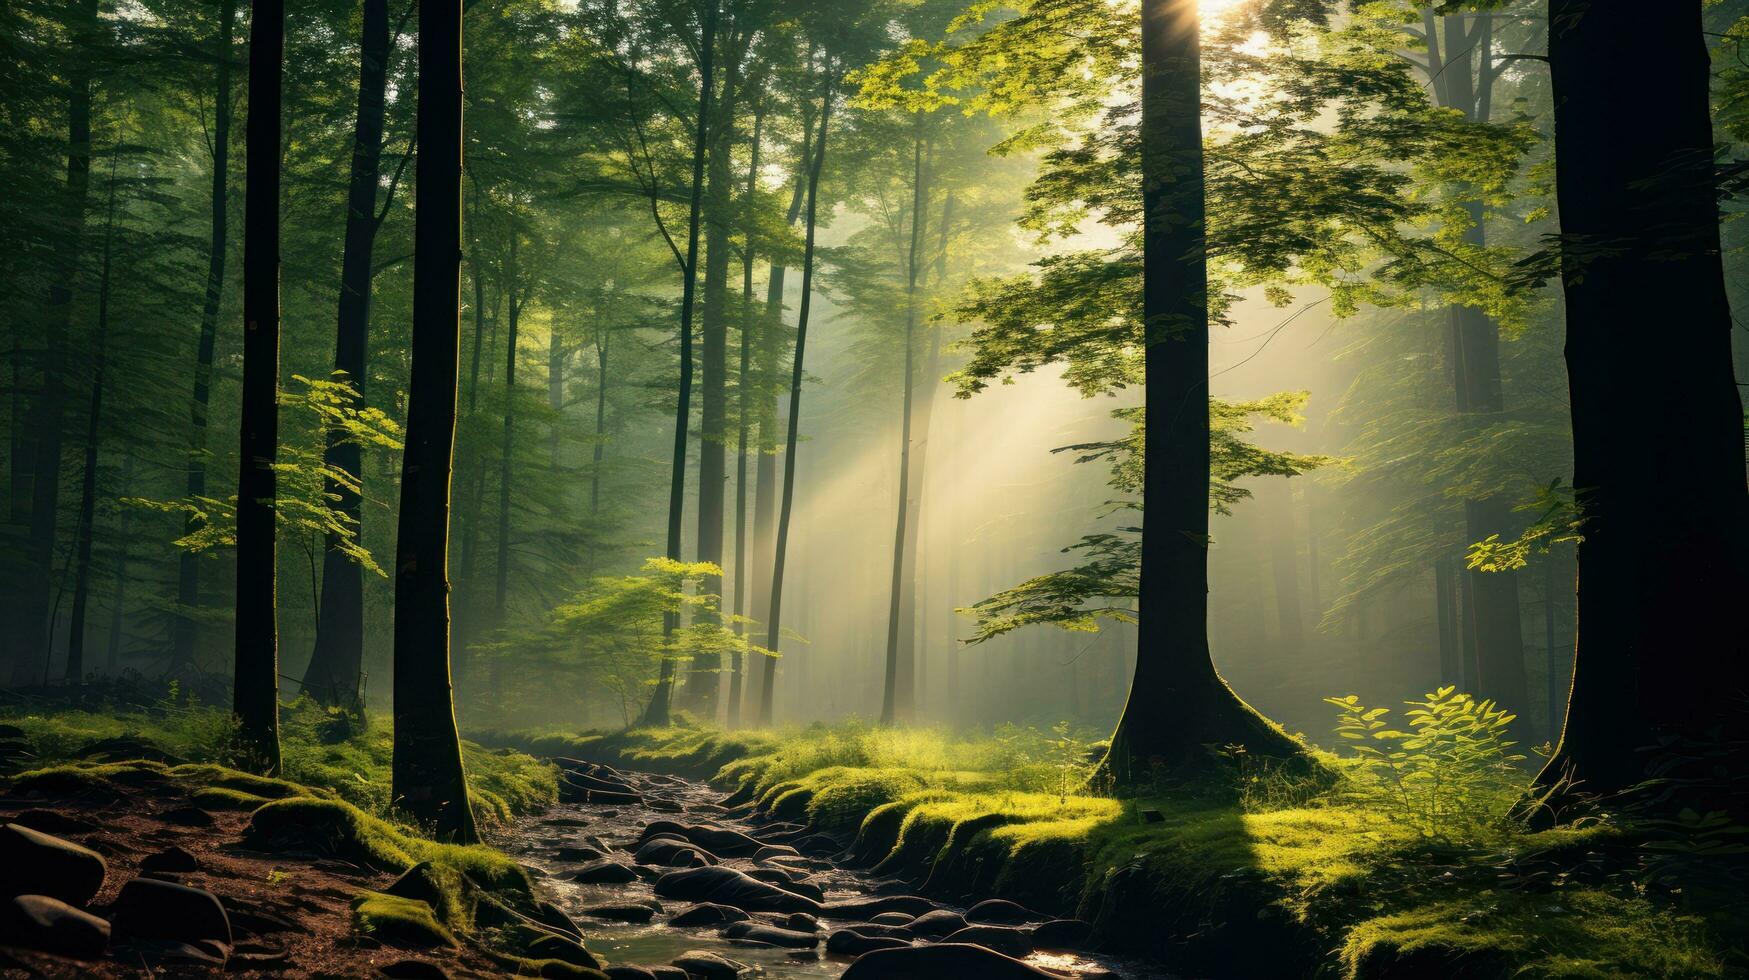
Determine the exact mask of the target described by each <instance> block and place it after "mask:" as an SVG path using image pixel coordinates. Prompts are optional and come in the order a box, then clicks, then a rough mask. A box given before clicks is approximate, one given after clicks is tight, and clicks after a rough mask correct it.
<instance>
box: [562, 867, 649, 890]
mask: <svg viewBox="0 0 1749 980" xmlns="http://www.w3.org/2000/svg"><path fill="white" fill-rule="evenodd" d="M637 879H638V873H637V872H636V871H633V870H632V869H631V868H630V867H629V866H627V865H624V864H620V863H619V862H618V861H595V862H593V863H590V864H586V865H584V866H583V867H581V868H578V869H577V870H576V871H575V872H573V873H572V875H571V880H572V881H575V882H577V883H578V884H580V885H624V884H627V883H629V882H633V881H636V880H637Z"/></svg>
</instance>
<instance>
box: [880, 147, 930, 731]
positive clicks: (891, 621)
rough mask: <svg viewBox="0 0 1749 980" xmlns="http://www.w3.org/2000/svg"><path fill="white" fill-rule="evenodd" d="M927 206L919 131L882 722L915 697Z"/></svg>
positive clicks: (899, 717)
mask: <svg viewBox="0 0 1749 980" xmlns="http://www.w3.org/2000/svg"><path fill="white" fill-rule="evenodd" d="M928 207H929V188H928V187H927V186H926V185H925V184H924V174H923V137H922V135H921V134H919V135H917V136H916V137H914V138H913V139H912V141H911V247H910V249H909V251H908V252H907V254H906V256H905V384H904V396H903V402H902V403H901V406H900V409H899V491H898V498H899V515H898V519H897V521H896V522H895V524H894V528H893V573H892V585H891V589H890V597H889V599H888V603H887V675H886V685H885V687H884V689H883V690H882V693H881V724H883V725H895V724H898V723H900V722H908V721H910V720H911V716H912V713H913V712H914V710H915V708H916V697H917V692H916V690H915V685H916V664H915V663H914V662H909V663H901V662H900V661H901V659H902V658H901V653H902V652H903V649H902V648H906V647H909V648H910V651H909V652H910V654H911V656H912V658H914V657H915V655H916V648H915V646H914V644H912V643H904V642H901V639H900V635H899V633H900V630H901V628H902V627H903V626H906V625H911V626H914V625H915V624H905V623H902V621H901V617H900V611H901V609H902V608H903V607H904V606H905V601H904V592H905V586H906V584H907V582H912V583H913V586H914V580H910V579H908V578H907V577H906V575H905V565H906V556H905V545H906V543H907V542H909V541H911V540H912V536H911V535H909V534H908V533H907V532H908V530H909V528H908V527H907V524H908V523H909V522H910V521H911V520H913V518H912V515H911V492H912V486H911V400H912V396H913V394H914V390H915V387H916V380H917V372H916V370H915V369H914V368H913V366H912V361H913V359H914V355H915V352H916V349H917V344H916V333H917V271H918V270H917V253H918V250H919V248H920V247H921V244H922V241H923V225H924V220H925V209H926V208H928ZM913 560H914V559H913ZM905 632H906V633H911V632H913V631H912V630H906V631H905Z"/></svg>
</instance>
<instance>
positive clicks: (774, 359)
mask: <svg viewBox="0 0 1749 980" xmlns="http://www.w3.org/2000/svg"><path fill="white" fill-rule="evenodd" d="M802 112H803V118H802V153H801V157H800V158H799V160H798V161H797V164H796V174H795V186H794V188H793V189H792V190H791V192H790V199H789V213H788V216H787V217H786V219H785V226H786V227H793V226H794V225H795V223H796V222H797V221H799V220H801V214H802V204H803V203H804V200H805V198H806V194H807V185H808V173H809V172H810V171H811V169H812V167H813V159H814V150H813V138H814V136H813V133H814V124H813V119H811V118H809V115H810V113H811V110H810V109H809V108H808V107H806V106H804V107H803V110H802ZM787 279H788V270H787V269H785V267H784V266H782V265H780V264H778V263H776V262H773V263H772V265H771V267H770V271H769V272H768V273H767V276H766V284H765V324H764V334H763V336H761V337H760V345H759V347H760V353H759V459H758V462H757V463H756V464H755V475H754V487H753V557H752V559H751V560H750V561H749V562H748V568H747V575H748V578H749V580H750V581H749V583H748V590H747V595H748V598H749V600H750V602H749V603H748V607H747V608H749V609H751V610H763V609H768V608H770V606H771V597H770V586H771V560H772V555H773V552H774V549H775V547H776V533H777V506H776V504H777V494H778V487H777V451H778V446H779V443H778V433H779V431H780V424H779V422H778V416H777V393H778V386H779V382H780V378H779V371H780V370H781V365H780V363H779V362H780V361H781V360H782V356H783V293H784V284H785V282H786V280H787ZM770 666H771V658H770V657H764V656H761V657H757V658H754V659H753V660H752V662H751V663H750V664H748V668H747V672H748V674H749V675H750V677H749V680H748V683H747V692H746V693H747V697H748V699H749V700H751V699H754V698H757V697H758V696H759V691H760V690H763V685H764V680H763V676H764V672H765V670H766V669H767V668H769V667H770ZM753 708H754V710H755V711H757V709H758V704H757V702H755V703H754V705H753Z"/></svg>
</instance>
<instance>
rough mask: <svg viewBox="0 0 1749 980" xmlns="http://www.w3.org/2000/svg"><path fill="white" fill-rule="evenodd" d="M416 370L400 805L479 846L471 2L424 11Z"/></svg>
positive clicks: (398, 727) (398, 657)
mask: <svg viewBox="0 0 1749 980" xmlns="http://www.w3.org/2000/svg"><path fill="white" fill-rule="evenodd" d="M419 8H420V9H419V42H418V44H419V93H418V95H419V109H418V122H417V125H418V127H419V156H418V161H417V163H416V168H417V169H416V170H415V177H416V190H415V194H416V197H415V199H414V209H413V211H414V215H415V218H414V226H413V252H414V257H413V364H412V373H411V377H410V379H409V384H408V395H407V435H406V450H405V454H404V456H403V458H402V464H401V513H400V519H399V524H398V526H397V528H396V533H395V680H394V688H395V716H394V724H395V747H394V761H393V766H392V778H393V789H392V791H391V798H392V799H393V800H394V802H395V804H396V805H397V806H398V807H400V808H401V809H402V810H404V811H406V812H407V813H408V814H410V815H411V816H413V817H414V818H415V819H417V820H419V821H421V822H422V823H426V824H429V825H431V826H433V827H434V828H435V829H436V831H437V835H438V836H439V837H440V838H442V839H444V840H450V841H456V842H460V843H472V842H474V841H475V840H477V839H478V838H479V834H478V832H477V831H476V830H475V829H474V814H473V810H472V809H471V808H470V806H469V804H468V785H467V780H466V778H465V777H464V775H463V773H462V754H461V740H460V738H459V737H458V735H457V733H456V722H455V700H454V696H453V692H452V691H451V689H450V675H449V570H448V567H447V566H448V563H449V485H450V470H451V465H452V463H453V460H454V455H455V423H456V411H455V409H456V376H457V375H458V374H459V373H460V363H459V362H460V346H461V322H460V319H459V312H460V299H461V296H460V294H461V255H462V238H461V222H462V208H461V197H462V194H461V191H462V187H461V181H462V0H420V3H419Z"/></svg>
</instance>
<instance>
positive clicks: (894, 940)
mask: <svg viewBox="0 0 1749 980" xmlns="http://www.w3.org/2000/svg"><path fill="white" fill-rule="evenodd" d="M909 945H911V944H910V943H908V942H906V941H905V940H903V939H900V938H898V937H896V936H865V935H863V934H862V933H860V932H858V931H856V930H855V929H839V930H836V931H834V932H833V933H832V934H831V935H829V936H827V937H826V952H828V953H837V954H838V955H840V956H861V955H862V954H864V953H872V952H874V951H875V950H877V949H898V948H899V947H901V946H909Z"/></svg>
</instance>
